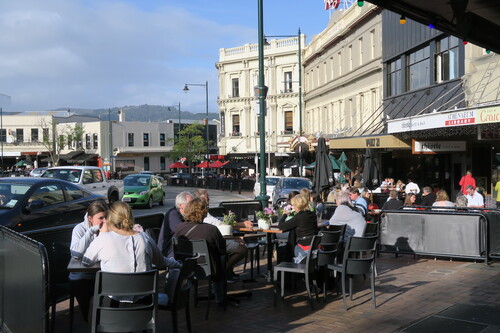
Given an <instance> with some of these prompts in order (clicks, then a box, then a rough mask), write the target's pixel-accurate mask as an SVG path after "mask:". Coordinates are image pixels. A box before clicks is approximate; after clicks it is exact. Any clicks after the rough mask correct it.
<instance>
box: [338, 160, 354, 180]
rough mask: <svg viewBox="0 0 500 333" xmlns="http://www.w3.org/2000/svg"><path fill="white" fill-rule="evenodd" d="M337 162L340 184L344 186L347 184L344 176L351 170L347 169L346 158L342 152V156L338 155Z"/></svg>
mask: <svg viewBox="0 0 500 333" xmlns="http://www.w3.org/2000/svg"><path fill="white" fill-rule="evenodd" d="M338 161H339V167H340V182H341V183H342V184H345V183H347V179H346V178H345V174H346V173H347V172H351V169H349V168H348V167H347V164H346V162H347V156H346V154H345V153H344V152H342V154H340V157H339V159H338Z"/></svg>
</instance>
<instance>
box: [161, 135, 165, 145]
mask: <svg viewBox="0 0 500 333" xmlns="http://www.w3.org/2000/svg"><path fill="white" fill-rule="evenodd" d="M160 146H161V147H164V146H165V133H160Z"/></svg>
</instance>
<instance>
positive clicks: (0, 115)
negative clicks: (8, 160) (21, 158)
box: [0, 107, 7, 177]
mask: <svg viewBox="0 0 500 333" xmlns="http://www.w3.org/2000/svg"><path fill="white" fill-rule="evenodd" d="M6 134H7V133H6ZM6 137H7V136H6V135H4V134H3V110H2V108H1V107H0V145H1V147H2V156H0V158H1V159H2V174H1V176H2V177H3V173H4V169H3V140H5V138H6Z"/></svg>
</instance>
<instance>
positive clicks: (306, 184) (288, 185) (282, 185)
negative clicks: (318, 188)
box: [272, 177, 313, 207]
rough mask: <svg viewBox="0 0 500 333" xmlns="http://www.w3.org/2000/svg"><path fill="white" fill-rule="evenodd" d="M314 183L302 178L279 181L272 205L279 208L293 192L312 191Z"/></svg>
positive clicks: (285, 178)
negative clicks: (305, 189)
mask: <svg viewBox="0 0 500 333" xmlns="http://www.w3.org/2000/svg"><path fill="white" fill-rule="evenodd" d="M312 186H313V184H312V182H311V180H310V179H308V178H301V177H283V178H280V179H279V180H278V183H276V186H275V187H274V190H273V196H272V204H273V207H277V206H278V205H279V204H280V203H281V202H283V201H285V200H286V199H287V198H288V194H289V193H290V192H292V191H300V190H301V189H303V188H307V189H309V190H312Z"/></svg>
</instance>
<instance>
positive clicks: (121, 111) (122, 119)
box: [118, 108, 125, 123]
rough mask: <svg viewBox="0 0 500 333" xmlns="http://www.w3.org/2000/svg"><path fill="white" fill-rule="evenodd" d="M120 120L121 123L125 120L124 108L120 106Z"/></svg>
mask: <svg viewBox="0 0 500 333" xmlns="http://www.w3.org/2000/svg"><path fill="white" fill-rule="evenodd" d="M118 121H119V122H120V123H123V122H125V111H124V110H123V108H120V110H118Z"/></svg>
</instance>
